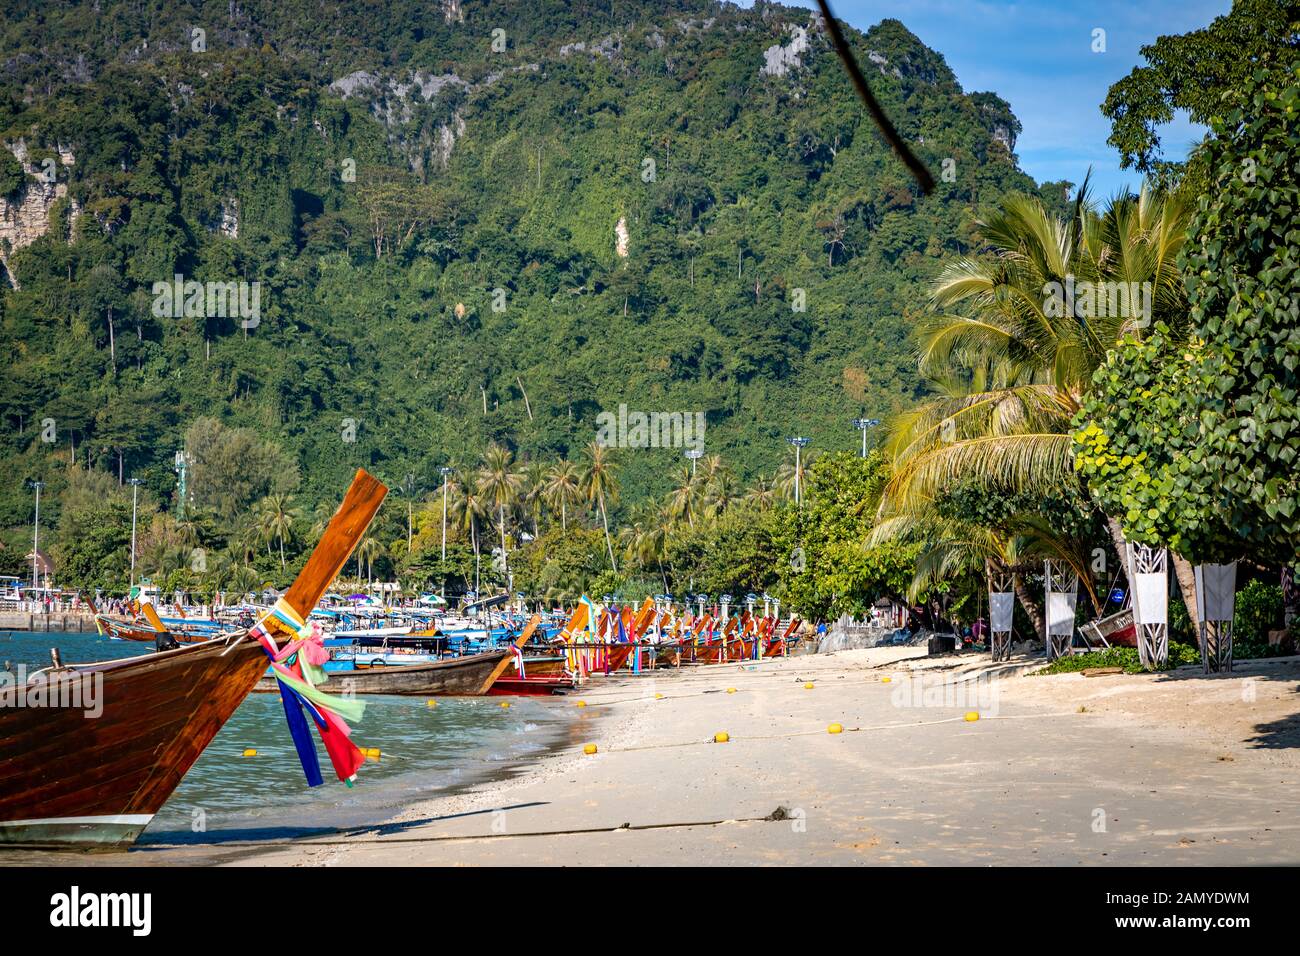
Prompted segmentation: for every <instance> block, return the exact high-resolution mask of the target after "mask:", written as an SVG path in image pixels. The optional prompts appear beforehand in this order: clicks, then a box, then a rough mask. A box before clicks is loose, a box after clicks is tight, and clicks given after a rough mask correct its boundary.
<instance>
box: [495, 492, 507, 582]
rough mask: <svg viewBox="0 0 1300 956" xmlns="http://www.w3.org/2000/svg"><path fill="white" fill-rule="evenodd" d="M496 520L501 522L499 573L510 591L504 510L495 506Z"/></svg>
mask: <svg viewBox="0 0 1300 956" xmlns="http://www.w3.org/2000/svg"><path fill="white" fill-rule="evenodd" d="M497 519H498V520H499V521H500V522H501V573H502V574H504V575H505V578H506V590H507V591H508V590H509V589H510V555H509V554H508V553H507V551H506V509H505V505H497Z"/></svg>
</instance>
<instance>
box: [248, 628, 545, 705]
mask: <svg viewBox="0 0 1300 956" xmlns="http://www.w3.org/2000/svg"><path fill="white" fill-rule="evenodd" d="M540 621H541V617H540V616H537V615H534V617H533V619H532V620H531V621H529V622H528V626H527V627H526V628H524V632H523V633H522V634H521V635H520V636H519V638H518V640H517V641H516V647H515V648H505V649H503V650H499V651H485V652H484V653H482V654H467V655H465V656H463V657H448V658H444V659H442V660H436V661H423V662H421V663H419V664H401V665H388V664H380V665H375V666H372V667H363V668H355V669H352V670H345V671H329V672H328V673H329V680H328V682H327V684H326V685H325V686H326V688H327V689H329V690H331V691H333V690H337V691H338V692H339V693H345V694H398V695H409V696H420V697H481V696H483V695H484V694H486V693H487V692H488V690H489V688H491V687H492V685H493V684H494V683H496V681H497V679H498V678H499V677H501V675H502V674H504V673H505V671H506V668H507V667H508V666H509V665H510V663H511V662H512V661H514V659H515V653H516V650H517V648H518V647H522V646H523V645H524V644H525V643H527V642H528V640H529V639H530V638H531V637H532V636H533V632H534V631H535V630H536V629H537V625H538V623H539V622H540ZM276 689H277V688H276V680H275V678H274V677H271V676H267V677H263V678H262V679H261V680H259V681H258V682H257V686H256V687H255V688H254V690H256V691H260V692H264V693H271V692H274V691H275V690H276Z"/></svg>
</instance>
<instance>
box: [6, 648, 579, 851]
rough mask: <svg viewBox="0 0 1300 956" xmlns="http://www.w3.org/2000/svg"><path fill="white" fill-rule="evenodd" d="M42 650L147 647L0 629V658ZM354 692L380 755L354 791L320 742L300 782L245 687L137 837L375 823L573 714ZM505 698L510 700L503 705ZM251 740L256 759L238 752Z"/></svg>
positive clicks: (287, 831) (535, 739)
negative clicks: (310, 772)
mask: <svg viewBox="0 0 1300 956" xmlns="http://www.w3.org/2000/svg"><path fill="white" fill-rule="evenodd" d="M51 647H58V648H59V650H60V653H61V654H62V657H63V660H64V662H65V663H84V662H86V661H96V660H109V659H113V658H119V657H127V656H134V655H136V654H143V653H149V652H151V651H152V649H153V648H152V645H148V644H137V643H135V642H132V641H110V640H108V639H106V638H102V637H100V636H99V635H98V634H65V633H57V632H50V633H29V632H14V631H0V665H4V664H6V663H9V664H10V665H11V667H12V666H13V665H17V664H18V663H22V664H25V665H26V666H27V667H28V668H29V669H35V668H37V667H45V666H48V665H49V662H50V654H49V649H50V648H51ZM326 689H328V685H326ZM363 699H364V700H365V702H366V713H365V716H364V717H363V718H362V719H361V720H360V721H359V722H358V723H357V724H356V725H355V726H354V727H353V739H354V740H355V741H356V742H357V744H358V746H361V747H378V748H379V750H380V751H381V754H382V756H381V758H380V760H379V761H378V762H377V763H376V762H373V761H367V762H366V765H365V766H364V767H362V768H361V770H360V772H359V773H358V775H357V781H356V783H355V784H354V786H353V787H352V788H348V787H347V786H345V785H344V784H342V783H340V782H339V781H338V779H337V778H336V777H335V776H334V774H333V771H332V769H331V767H330V763H329V759H328V757H327V756H326V755H325V751H324V748H323V747H321V746H320V743H319V740H317V748H316V749H317V752H318V753H319V755H320V762H321V772H322V775H323V776H324V777H325V785H324V786H321V787H316V788H309V787H308V786H307V785H306V782H305V779H304V777H303V772H302V767H301V765H300V764H299V762H298V757H297V754H296V753H295V751H294V748H293V741H292V739H291V738H290V736H289V731H288V728H287V727H286V725H285V719H284V709H283V707H282V706H281V703H280V697H279V695H278V694H251V695H249V697H248V699H247V700H245V701H244V703H243V704H241V705H240V707H239V709H238V710H237V711H235V714H234V716H232V717H231V719H230V720H229V721H228V722H227V723H226V725H225V727H223V728H222V729H221V732H220V733H219V734H217V736H216V738H215V739H214V740H213V741H212V743H211V744H209V746H208V749H207V750H205V751H204V753H203V756H201V757H200V758H199V760H198V762H197V763H195V765H194V766H193V768H191V770H190V772H189V773H188V774H187V775H186V776H185V779H184V780H182V781H181V785H180V787H178V788H177V790H176V792H175V793H174V794H172V797H171V799H170V800H168V801H167V803H166V805H165V806H164V807H163V809H162V810H161V811H160V812H159V814H158V816H157V817H155V818H154V821H153V823H152V824H150V826H149V828H148V830H146V831H145V834H144V837H143V838H142V840H141V842H143V843H148V842H167V843H175V842H193V841H203V842H211V841H214V840H216V841H219V840H222V839H235V838H239V839H257V838H266V837H280V836H286V835H291V834H303V833H308V832H313V831H315V830H317V829H322V828H323V829H332V828H338V827H353V826H362V825H368V824H374V823H378V822H381V821H383V820H384V819H386V818H387V817H389V816H391V815H392V814H393V813H394V812H395V811H396V810H397V809H399V808H400V807H402V806H404V805H405V804H407V803H410V802H412V801H414V800H418V799H423V798H428V797H432V796H436V795H437V794H438V793H440V792H447V791H449V790H453V789H455V788H458V787H462V786H466V785H469V784H473V783H475V782H478V781H481V780H484V779H489V778H493V777H498V776H502V775H504V774H507V773H509V772H510V771H511V769H512V768H513V767H516V766H518V765H519V764H521V763H522V762H524V761H525V760H527V758H528V757H530V756H533V755H536V754H540V753H542V752H544V751H546V750H548V749H550V748H552V747H554V746H557V745H561V744H564V743H567V742H568V741H569V736H570V728H571V726H572V723H573V720H574V709H573V708H572V707H565V706H564V705H563V703H562V702H561V701H560V700H558V699H556V700H548V699H546V698H532V697H519V698H499V697H467V698H442V699H440V700H439V701H438V706H437V707H429V706H427V703H426V700H425V698H423V697H388V696H373V697H372V696H367V697H364V698H363ZM503 700H509V702H510V707H509V709H505V708H502V707H501V702H502V701H503ZM313 737H315V734H314V733H313ZM3 745H4V741H2V740H0V747H2V746H3ZM249 749H253V750H256V751H257V756H255V757H244V756H243V753H244V751H245V750H249ZM199 828H201V829H199Z"/></svg>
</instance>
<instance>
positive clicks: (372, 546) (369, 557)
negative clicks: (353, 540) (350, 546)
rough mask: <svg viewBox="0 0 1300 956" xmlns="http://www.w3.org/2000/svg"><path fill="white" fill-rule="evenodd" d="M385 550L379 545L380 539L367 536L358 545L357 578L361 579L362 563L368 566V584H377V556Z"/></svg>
mask: <svg viewBox="0 0 1300 956" xmlns="http://www.w3.org/2000/svg"><path fill="white" fill-rule="evenodd" d="M383 550H384V548H383V545H381V544H380V543H379V539H378V538H374V537H371V536H370V535H366V536H365V537H364V538H362V539H361V543H360V544H358V545H357V577H358V578H359V577H361V562H362V561H364V562H365V564H366V581H367V583H368V584H372V585H373V584H374V583H375V575H374V570H375V555H377V554H380V553H381V552H382V551H383Z"/></svg>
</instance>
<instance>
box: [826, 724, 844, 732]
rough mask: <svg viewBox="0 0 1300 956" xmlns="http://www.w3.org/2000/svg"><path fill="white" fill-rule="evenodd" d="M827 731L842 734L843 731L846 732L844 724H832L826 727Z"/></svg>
mask: <svg viewBox="0 0 1300 956" xmlns="http://www.w3.org/2000/svg"><path fill="white" fill-rule="evenodd" d="M826 732H827V733H828V734H842V733H844V725H843V724H831V725H830V726H829V727H827V728H826Z"/></svg>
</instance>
